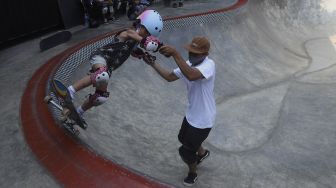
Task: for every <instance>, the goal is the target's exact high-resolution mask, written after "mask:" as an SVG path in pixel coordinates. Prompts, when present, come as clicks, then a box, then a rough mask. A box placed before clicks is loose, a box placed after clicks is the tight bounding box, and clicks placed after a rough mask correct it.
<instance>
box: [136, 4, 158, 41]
mask: <svg viewBox="0 0 336 188" xmlns="http://www.w3.org/2000/svg"><path fill="white" fill-rule="evenodd" d="M137 19H139V20H140V24H141V25H143V26H144V27H145V28H146V29H147V31H148V32H149V33H150V34H151V35H153V36H155V37H159V35H160V33H161V32H162V29H163V21H162V18H161V16H160V14H159V13H158V12H157V11H156V10H145V11H144V12H143V13H141V14H140V15H139V16H138V18H137Z"/></svg>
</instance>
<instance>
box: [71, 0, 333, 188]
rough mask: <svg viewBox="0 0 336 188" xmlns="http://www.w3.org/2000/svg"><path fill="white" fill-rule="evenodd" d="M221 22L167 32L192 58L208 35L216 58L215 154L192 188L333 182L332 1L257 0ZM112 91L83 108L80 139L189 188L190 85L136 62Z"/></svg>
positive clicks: (120, 73)
mask: <svg viewBox="0 0 336 188" xmlns="http://www.w3.org/2000/svg"><path fill="white" fill-rule="evenodd" d="M214 8H218V7H214ZM212 15H213V17H216V14H212ZM203 16H204V15H203ZM198 19H199V20H198ZM195 20H196V21H195ZM197 20H198V21H197ZM202 20H203V21H202ZM220 20H221V21H218V20H217V21H216V22H211V20H209V22H207V21H204V19H202V15H201V16H199V17H194V18H193V21H192V22H190V20H189V18H185V17H184V18H183V19H176V20H171V21H167V22H176V23H181V22H182V24H177V25H178V26H176V27H169V28H166V30H165V32H164V33H163V35H162V40H163V41H164V43H165V44H169V45H173V46H175V47H176V48H177V49H178V50H179V51H180V52H181V53H182V54H183V56H184V57H185V58H186V57H187V53H186V52H185V50H184V49H183V45H184V44H186V43H188V42H189V41H191V39H192V38H193V37H194V36H198V35H203V36H206V37H208V38H209V39H210V40H211V52H210V58H212V59H213V60H214V61H215V62H216V86H215V95H216V101H217V110H218V115H217V119H216V125H215V127H214V128H213V130H212V131H211V134H210V136H209V138H208V139H207V140H206V142H205V147H206V148H208V149H209V150H210V151H211V156H210V157H209V159H207V160H206V161H205V162H204V163H202V165H201V166H200V167H199V171H198V173H199V181H198V182H197V184H196V185H195V186H194V187H202V188H204V187H211V188H213V187H234V188H247V187H249V188H260V187H265V188H270V187H288V188H289V187H292V188H298V187H301V188H306V187H312V188H313V187H314V188H317V187H320V188H322V187H323V188H324V187H325V188H327V187H328V188H329V187H334V186H335V184H336V176H335V175H336V172H335V169H336V161H335V159H336V150H335V145H336V126H335V122H336V115H335V114H336V80H335V78H336V76H335V75H336V68H335V64H336V6H335V1H334V0H324V1H319V0H305V1H302V0H282V1H279V0H268V1H266V0H265V1H263V0H251V1H248V3H247V4H246V5H244V6H243V7H241V8H240V9H239V10H235V11H229V12H227V13H226V14H225V16H224V17H221V19H220ZM183 22H186V23H188V24H183ZM190 23H191V24H190ZM184 25H187V26H185V27H184ZM157 56H158V62H159V63H160V64H162V65H163V66H165V67H166V68H168V69H173V68H175V67H176V65H175V63H174V61H173V59H167V58H165V57H164V56H161V55H159V54H157ZM86 70H88V67H85V66H83V67H82V68H81V70H79V72H78V74H76V75H75V76H74V78H73V79H77V78H78V77H79V76H80V75H83V73H84V72H85V71H86ZM109 90H110V92H111V95H110V100H109V101H108V102H107V104H104V105H103V106H100V107H98V108H95V109H93V110H91V111H89V112H88V113H87V114H86V119H87V121H88V124H89V127H88V129H87V131H85V132H84V131H82V134H81V135H82V136H81V139H82V140H83V142H85V143H86V144H87V145H88V147H90V148H91V149H92V150H94V151H95V152H97V153H99V154H101V155H103V156H105V157H106V158H108V159H110V160H112V161H114V162H116V163H119V164H122V165H125V166H127V167H129V168H131V169H134V170H136V171H140V172H142V173H144V174H146V175H148V176H151V177H153V178H155V179H158V180H160V181H163V182H167V183H169V184H172V185H174V186H176V187H182V186H183V185H182V180H183V178H184V177H185V175H186V174H187V167H186V166H185V165H184V164H183V163H182V160H181V159H180V157H179V155H178V151H177V148H178V147H179V145H180V144H179V143H178V140H177V134H178V131H179V128H180V124H181V122H182V119H183V116H184V110H185V107H186V88H184V85H183V84H182V83H181V82H179V81H177V82H174V83H167V82H165V81H163V80H162V79H161V78H160V77H159V76H158V75H157V74H156V73H155V72H154V70H152V68H151V67H149V66H147V65H146V64H144V63H143V62H139V61H137V60H136V59H131V60H129V62H127V63H126V64H125V65H123V66H122V67H121V68H120V69H118V70H117V71H116V72H115V73H114V74H113V76H112V80H111V85H110V87H109ZM90 91H91V92H92V88H90V89H87V90H86V91H82V92H80V93H79V95H78V96H77V98H78V99H82V98H83V97H84V96H85V95H86V94H87V93H88V92H90ZM77 102H79V101H77Z"/></svg>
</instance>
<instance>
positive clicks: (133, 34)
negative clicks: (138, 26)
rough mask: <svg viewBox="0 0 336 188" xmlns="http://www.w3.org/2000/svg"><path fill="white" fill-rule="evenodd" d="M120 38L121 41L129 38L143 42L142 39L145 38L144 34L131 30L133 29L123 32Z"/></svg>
mask: <svg viewBox="0 0 336 188" xmlns="http://www.w3.org/2000/svg"><path fill="white" fill-rule="evenodd" d="M118 38H119V40H120V41H126V40H129V39H133V40H135V41H137V42H141V40H142V39H143V37H142V36H140V35H139V34H138V33H137V32H136V31H134V30H131V29H128V30H126V31H123V32H121V33H120V34H119V36H118Z"/></svg>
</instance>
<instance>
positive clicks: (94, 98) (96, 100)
mask: <svg viewBox="0 0 336 188" xmlns="http://www.w3.org/2000/svg"><path fill="white" fill-rule="evenodd" d="M109 95H110V93H109V92H107V91H99V90H96V92H95V93H94V94H92V95H90V97H89V101H90V103H91V104H92V106H99V105H102V104H104V103H105V102H106V101H107V99H108V97H109Z"/></svg>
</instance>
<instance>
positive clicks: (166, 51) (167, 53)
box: [159, 45, 177, 57]
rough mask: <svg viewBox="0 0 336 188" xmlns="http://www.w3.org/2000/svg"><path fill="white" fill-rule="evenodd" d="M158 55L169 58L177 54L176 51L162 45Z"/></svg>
mask: <svg viewBox="0 0 336 188" xmlns="http://www.w3.org/2000/svg"><path fill="white" fill-rule="evenodd" d="M159 52H160V54H162V55H164V56H166V57H171V56H172V55H174V54H175V53H177V51H176V49H175V48H173V47H171V46H168V45H164V46H162V47H161V48H160V49H159Z"/></svg>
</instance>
